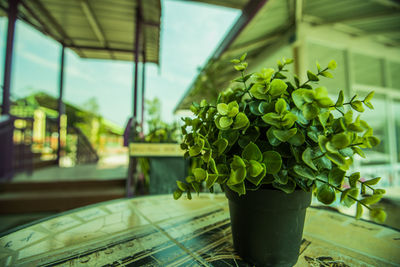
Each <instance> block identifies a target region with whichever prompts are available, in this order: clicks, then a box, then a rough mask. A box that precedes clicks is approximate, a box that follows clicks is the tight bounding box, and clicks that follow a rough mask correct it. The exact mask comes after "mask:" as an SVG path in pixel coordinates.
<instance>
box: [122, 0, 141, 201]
mask: <svg viewBox="0 0 400 267" xmlns="http://www.w3.org/2000/svg"><path fill="white" fill-rule="evenodd" d="M135 23H136V25H135V32H134V34H135V46H134V53H135V70H134V81H133V105H132V106H133V112H132V113H133V124H132V128H131V131H133V134H132V135H131V136H134V135H136V134H137V133H136V125H137V93H138V67H139V38H140V23H141V11H140V0H139V1H138V5H137V7H136V22H135ZM129 141H130V142H132V141H133V140H129ZM136 165H137V161H136V159H134V158H133V157H131V156H130V155H129V168H128V177H127V179H126V184H125V189H126V196H127V197H133V195H134V193H135V192H134V191H135V188H133V189H132V185H133V186H135V172H136Z"/></svg>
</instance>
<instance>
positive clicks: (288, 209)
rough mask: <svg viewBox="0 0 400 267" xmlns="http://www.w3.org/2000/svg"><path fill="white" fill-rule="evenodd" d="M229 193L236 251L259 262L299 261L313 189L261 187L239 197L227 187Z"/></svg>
mask: <svg viewBox="0 0 400 267" xmlns="http://www.w3.org/2000/svg"><path fill="white" fill-rule="evenodd" d="M225 194H226V196H227V198H228V199H229V211H230V217H231V225H232V236H233V245H234V247H235V250H236V252H237V253H238V254H239V255H240V256H241V257H242V258H243V259H244V260H245V261H247V262H249V263H252V264H255V265H256V266H293V265H295V264H296V262H297V259H298V256H299V249H300V244H301V240H302V236H303V227H304V219H305V214H306V209H307V207H308V206H310V203H311V192H304V191H303V190H296V191H295V192H293V193H292V194H286V193H285V192H283V191H280V190H274V189H271V190H268V189H259V190H257V191H247V192H246V194H245V195H242V196H240V197H239V195H238V194H237V193H236V192H234V191H232V190H230V189H229V188H227V187H225Z"/></svg>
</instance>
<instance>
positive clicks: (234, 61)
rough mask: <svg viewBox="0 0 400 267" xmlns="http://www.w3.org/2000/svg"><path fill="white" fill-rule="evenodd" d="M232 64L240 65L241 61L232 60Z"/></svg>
mask: <svg viewBox="0 0 400 267" xmlns="http://www.w3.org/2000/svg"><path fill="white" fill-rule="evenodd" d="M231 63H233V64H238V63H240V60H239V59H236V58H235V59H232V60H231Z"/></svg>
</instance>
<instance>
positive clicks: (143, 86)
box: [141, 52, 146, 134]
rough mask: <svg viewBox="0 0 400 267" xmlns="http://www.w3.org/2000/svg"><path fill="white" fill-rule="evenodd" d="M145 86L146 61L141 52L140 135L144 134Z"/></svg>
mask: <svg viewBox="0 0 400 267" xmlns="http://www.w3.org/2000/svg"><path fill="white" fill-rule="evenodd" d="M145 85H146V59H145V54H144V52H143V63H142V114H141V115H142V120H141V123H142V127H141V129H142V134H143V133H144V129H143V127H144V102H145V97H144V94H145V89H146V88H145Z"/></svg>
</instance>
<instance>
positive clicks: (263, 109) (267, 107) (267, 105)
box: [258, 101, 275, 114]
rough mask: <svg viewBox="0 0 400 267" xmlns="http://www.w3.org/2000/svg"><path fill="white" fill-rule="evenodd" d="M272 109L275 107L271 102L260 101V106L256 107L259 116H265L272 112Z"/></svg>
mask: <svg viewBox="0 0 400 267" xmlns="http://www.w3.org/2000/svg"><path fill="white" fill-rule="evenodd" d="M274 107H275V105H274V103H273V102H267V101H262V102H260V105H259V106H258V111H260V113H261V114H266V113H269V112H273V111H274Z"/></svg>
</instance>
